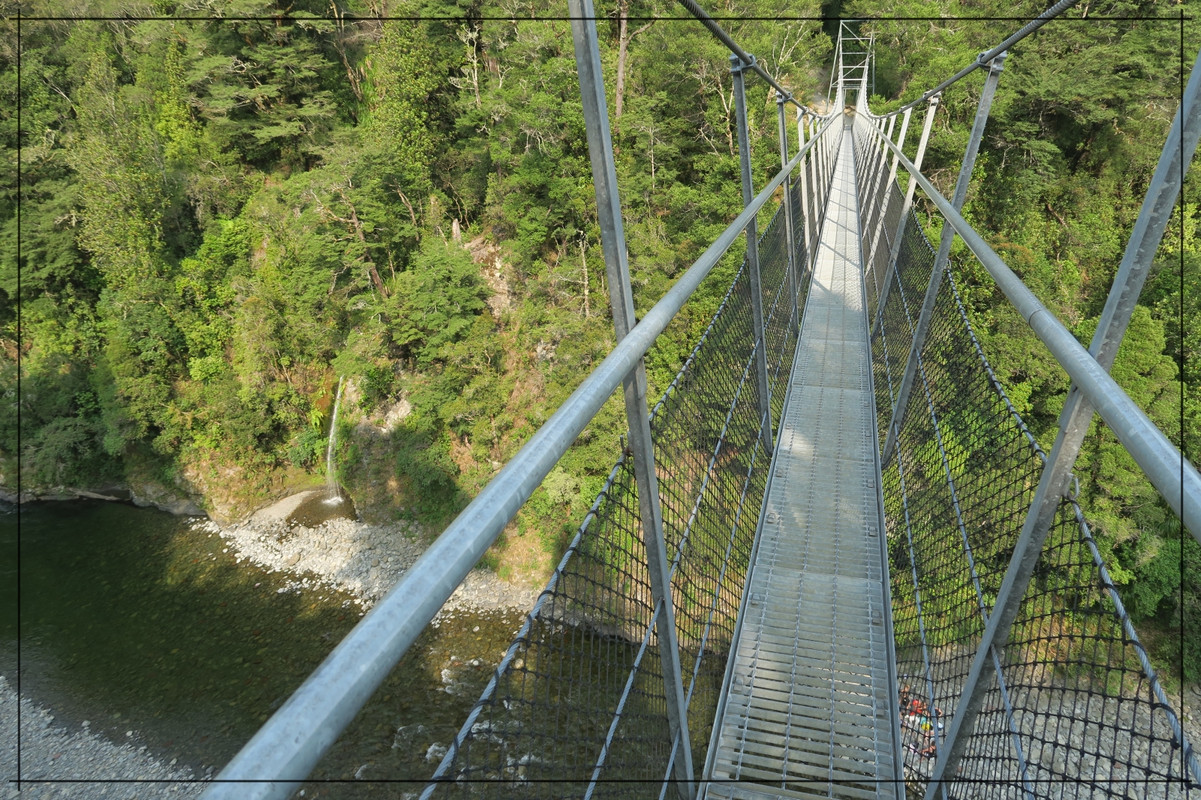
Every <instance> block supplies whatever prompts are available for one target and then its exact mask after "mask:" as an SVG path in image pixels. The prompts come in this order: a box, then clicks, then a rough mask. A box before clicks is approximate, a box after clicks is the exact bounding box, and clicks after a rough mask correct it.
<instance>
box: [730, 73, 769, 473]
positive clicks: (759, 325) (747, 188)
mask: <svg viewBox="0 0 1201 800" xmlns="http://www.w3.org/2000/svg"><path fill="white" fill-rule="evenodd" d="M751 58H752V59H754V56H751ZM752 63H754V62H753V61H752ZM750 67H751V64H748V63H747V62H745V61H743V60H742V59H741V58H739V57H738V56H736V55H735V56H730V74H731V75H733V76H734V105H735V107H736V109H737V113H738V121H737V123H738V160H739V162H740V163H741V165H742V205H743V207H744V208H745V207H746V206H749V205H750V204H751V200H752V199H753V198H754V197H755V189H754V186H753V185H752V183H753V179H752V178H751V136H750V130H749V129H748V127H747V117H746V86H745V83H744V81H743V75H742V73H743V71H744V70H747V69H750ZM746 265H747V271H748V272H749V273H750V279H751V317H752V319H753V324H754V326H755V348H756V350H755V371H756V374H757V376H758V384H759V421H760V431H761V434H762V436H763V446H764V447H766V448H767V452H769V453H770V452H771V451H772V450H773V448H774V444H775V437H774V435H773V433H772V419H771V384H770V383H768V380H767V329H766V326H765V325H764V322H763V280H762V278H761V277H760V274H759V229H758V226H757V225H756V224H755V220H753V219H752V220H751V221H750V222H749V223H747V226H746Z"/></svg>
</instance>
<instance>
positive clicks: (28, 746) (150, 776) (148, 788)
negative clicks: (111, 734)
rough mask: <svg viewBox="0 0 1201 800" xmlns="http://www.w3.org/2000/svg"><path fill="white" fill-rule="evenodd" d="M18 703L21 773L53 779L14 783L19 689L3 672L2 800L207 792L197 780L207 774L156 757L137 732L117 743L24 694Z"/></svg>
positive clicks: (118, 799) (121, 798) (115, 799)
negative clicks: (59, 718) (71, 724)
mask: <svg viewBox="0 0 1201 800" xmlns="http://www.w3.org/2000/svg"><path fill="white" fill-rule="evenodd" d="M20 705H21V714H20V718H21V777H22V778H23V779H24V780H27V781H39V780H50V781H54V782H53V783H36V782H35V783H23V784H22V785H21V788H20V790H18V789H17V785H16V784H15V783H12V781H14V780H15V779H16V777H17V692H16V689H15V688H14V687H13V686H12V685H11V684H10V683H9V682H8V681H7V680H6V679H5V678H4V676H3V675H0V798H3V799H4V800H16V798H18V797H19V798H21V800H66V799H67V798H72V799H73V800H88V799H89V798H93V797H103V798H105V799H106V800H126V798H128V800H135V799H136V798H143V797H171V798H181V800H182V798H190V797H199V796H200V793H201V792H202V791H203V790H204V784H203V783H200V782H197V779H198V778H199V779H201V780H202V779H203V778H204V777H207V776H197V775H194V774H193V773H192V771H191V770H190V769H188V768H186V767H179V766H174V765H172V764H164V763H162V762H161V761H159V760H158V759H156V758H154V756H152V755H151V754H150V753H149V752H148V751H147V749H146V746H145V745H142V744H139V742H138V732H137V731H132V730H131V731H129V732H127V733H126V736H127V737H128V741H127V742H126V743H120V744H117V743H114V742H111V741H109V740H107V739H105V738H104V737H102V736H100V735H98V734H95V733H92V732H91V730H89V724H88V722H86V721H85V722H84V723H83V724H82V725H81V726H80V727H79V728H78V729H69V728H67V727H66V726H63V725H62V724H60V723H58V722H56V721H55V719H54V715H53V714H52V713H51V712H50V711H48V710H46V709H44V708H39V707H38V706H35V705H34V704H33V703H31V702H29V700H27V699H24V698H22V699H21V700H20ZM71 781H81V782H80V783H73V782H71ZM82 781H88V782H86V783H85V782H82ZM92 781H129V782H128V783H93V782H92ZM147 781H150V783H147Z"/></svg>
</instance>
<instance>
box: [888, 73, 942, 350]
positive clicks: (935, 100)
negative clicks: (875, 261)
mask: <svg viewBox="0 0 1201 800" xmlns="http://www.w3.org/2000/svg"><path fill="white" fill-rule="evenodd" d="M941 100H942V95H941V94H936V95H934V96H933V97H931V98H930V102H929V103H928V104H927V105H926V118H925V120H924V121H923V122H922V135H921V137H920V138H919V140H918V143H917V153H916V154H915V155H914V157H913V164H914V166H915V167H916V168H917V169H918V171H919V172H920V171H921V168H922V161H923V160H925V158H926V145H927V144H929V143H930V130H931V129H932V128H933V127H934V114H935V113H936V112H937V111H938V104H939V102H940V101H941ZM894 161H895V154H894ZM915 189H917V179H916V178H914V177H913V176H912V175H910V176H909V185H908V186H907V187H906V189H905V202H904V203H902V204H901V218H900V220H899V221H898V222H897V232H896V236H894V237H893V239H892V248H891V249H890V250H889V253H888V265H887V267H886V268H885V279H884V293H883V294H882V295H881V296H880V299H879V301H877V302H876V321H875V323H874V324H873V325H872V336H875V335H876V332H877V331H878V330H879V329H880V325H881V321H882V320H883V319H884V306H885V305H886V304H887V303H888V293H889V291H890V290H891V289H892V280H891V278H889V277H888V274H889V273H891V272H893V271H894V270H895V269H896V265H897V259H899V258H900V257H901V242H902V237H903V236H904V235H905V226H906V225H907V224H908V223H909V210H910V209H911V208H913V192H914V190H915ZM897 279H898V280H900V276H898V278H897Z"/></svg>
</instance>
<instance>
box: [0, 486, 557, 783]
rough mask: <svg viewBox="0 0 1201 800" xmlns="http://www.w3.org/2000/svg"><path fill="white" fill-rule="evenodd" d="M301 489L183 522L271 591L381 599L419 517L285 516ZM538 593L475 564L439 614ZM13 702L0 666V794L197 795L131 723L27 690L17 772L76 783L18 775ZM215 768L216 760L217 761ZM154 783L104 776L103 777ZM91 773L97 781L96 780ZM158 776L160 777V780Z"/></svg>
mask: <svg viewBox="0 0 1201 800" xmlns="http://www.w3.org/2000/svg"><path fill="white" fill-rule="evenodd" d="M306 499H311V498H309V497H307V495H305V494H302V495H300V496H294V497H291V498H287V499H285V500H283V501H281V502H279V503H276V504H275V505H273V506H271V507H269V508H267V509H263V510H261V511H259V512H257V513H255V514H254V515H252V516H251V517H250V519H248V520H245V521H244V522H241V523H238V524H233V525H227V526H219V525H217V524H216V523H214V522H212V521H209V520H207V519H195V520H193V521H192V522H190V523H189V524H190V525H191V526H192V528H193V529H194V530H196V531H199V532H203V533H207V534H209V535H211V536H214V537H219V538H220V540H221V542H222V544H221V547H222V548H224V549H226V550H227V551H228V553H229V554H230V555H232V556H233V558H234V559H236V560H238V561H241V560H243V559H245V560H246V561H249V562H251V563H253V564H256V565H258V566H260V567H262V568H264V569H267V570H270V571H274V572H278V573H281V574H282V575H284V576H285V580H284V582H283V584H282V588H280V589H278V590H277V591H281V592H296V593H302V592H303V593H306V594H312V593H314V592H316V593H317V596H320V594H323V593H324V590H326V589H329V588H338V589H341V590H343V591H345V592H347V593H349V594H350V595H352V596H353V597H354V598H355V602H357V603H358V604H359V605H360V606H361V607H362V608H363V609H364V610H366V609H369V608H370V607H371V606H372V605H374V603H375V602H377V601H378V600H379V598H381V597H382V596H383V595H384V594H385V593H386V592H387V591H388V590H389V589H390V588H391V587H392V586H393V585H394V584H395V583H396V581H397V580H399V579H400V577H401V576H402V575H403V574H404V572H405V571H406V570H407V569H408V568H409V567H410V566H411V565H412V564H413V563H414V562H415V561H416V560H417V558H418V557H419V556H420V555H421V553H422V552H423V551H424V549H425V547H426V545H427V543H428V539H429V537H428V536H427V535H426V534H424V533H423V531H422V530H421V529H420V527H419V526H418V525H417V524H416V523H393V524H389V525H369V524H365V523H362V522H358V521H355V520H352V519H344V518H335V519H330V520H327V521H325V522H322V523H320V524H317V525H314V526H312V527H306V526H303V525H298V524H294V523H292V522H290V518H291V517H293V514H294V512H296V510H297V509H298V508H299V507H300V506H301V505H302V504H303V502H304V501H305V500H306ZM536 596H537V590H536V589H534V588H528V587H520V586H513V585H510V584H507V583H505V582H503V581H501V580H499V579H498V578H497V577H496V576H495V575H494V574H492V573H490V572H487V571H483V570H476V571H473V572H472V573H471V574H470V575H469V576H468V578H467V580H466V581H465V582H464V584H463V586H461V587H460V588H459V589H458V591H456V592H455V594H454V596H453V597H452V598H451V600H450V601H449V602H448V603H447V605H446V607H445V608H444V609H443V610H442V612H441V613H440V615H439V617H438V619H436V620H435V623H434V624H435V625H438V624H439V621H440V620H443V619H449V618H453V617H456V616H460V615H465V614H471V613H474V612H479V611H492V610H520V611H525V610H528V609H529V608H530V607H531V606H532V605H533V602H534V599H535V598H536ZM17 702H18V698H17V695H16V691H15V686H14V685H13V684H12V683H10V682H9V681H6V680H5V679H4V677H3V676H0V737H2V739H0V800H15V798H18V797H20V798H27V797H29V798H38V800H42V798H46V799H47V800H49V799H51V798H53V799H54V800H59V798H63V799H65V798H83V799H84V800H90V799H91V798H100V797H103V798H114V797H115V798H140V797H160V796H161V797H181V798H186V797H197V796H199V794H200V793H201V791H202V790H203V785H202V784H201V783H198V782H196V781H197V780H198V779H199V780H201V781H203V779H204V778H206V777H212V774H211V773H209V774H202V775H197V774H194V772H193V771H192V770H190V769H188V768H186V767H184V766H183V765H179V766H176V765H175V764H168V763H166V762H165V761H163V760H157V759H156V758H155V757H154V755H153V754H152V753H151V751H150V749H148V747H147V746H145V745H150V746H151V747H153V745H154V742H151V741H145V742H143V741H142V740H141V739H140V736H141V734H140V733H139V732H138V731H137V730H130V731H129V732H128V734H127V736H128V738H127V739H126V740H122V738H121V732H118V733H116V734H115V735H114V734H113V733H112V732H111V731H108V732H106V733H105V734H104V735H101V733H100V732H99V731H97V732H93V731H92V730H91V729H90V726H89V725H88V724H87V723H84V724H83V726H82V727H81V726H80V724H79V723H80V720H78V718H76V719H75V720H74V721H72V722H67V720H66V718H65V717H64V716H59V718H58V719H56V715H57V712H56V711H55V709H54V704H53V703H51V704H50V707H49V708H47V707H45V706H38V705H35V704H34V703H32V702H30V700H29V698H28V697H26V698H23V699H21V702H20V707H21V776H22V778H23V779H28V780H39V779H42V780H51V781H62V780H67V781H70V780H80V781H84V782H79V783H59V782H52V783H29V784H23V785H22V787H21V790H20V793H19V794H18V793H17V790H16V785H15V784H14V783H11V781H13V780H15V778H16V761H17V744H16V740H17V728H16V719H17V710H16V709H17ZM218 768H219V765H218ZM130 779H132V780H136V781H155V782H154V783H145V782H137V783H106V782H100V781H109V780H130ZM92 781H96V782H92ZM158 781H163V782H162V783H159V782H158Z"/></svg>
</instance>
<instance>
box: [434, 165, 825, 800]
mask: <svg viewBox="0 0 1201 800" xmlns="http://www.w3.org/2000/svg"><path fill="white" fill-rule="evenodd" d="M805 166H806V165H805V164H804V163H802V168H804V167H805ZM813 188H814V187H813V186H812V185H810V186H808V187H807V190H808V192H809V195H810V196H809V198H808V199H809V200H810V208H814V207H815V206H814V205H813V194H814V193H813ZM800 192H801V187H800V184H799V182H798V183H797V184H796V185H795V186H793V187H791V188H787V186H786V196H788V197H790V198H791V201H792V203H793V207H794V209H799V207H800V204H801V196H800ZM796 219H797V220H800V219H801V217H800V215H799V213H798V215H797V217H796ZM798 234H799V231H798ZM795 240H796V248H795V250H794V258H795V264H796V265H797V268H796V271H797V273H799V278H798V279H797V280H795V281H794V286H795V290H796V292H797V294H798V295H800V296H802V297H803V295H804V292H805V291H806V290H807V285H808V268H807V254H806V253H805V248H804V237H803V236H801V235H798V236H796V237H795ZM787 250H788V248H787V236H786V226H785V224H784V215H783V213H782V211H778V212H777V214H776V216H775V217H774V218H773V220H772V222H771V223H770V224H769V225H768V226H767V228H766V230H765V231H764V233H763V235H762V237H761V238H760V240H759V257H760V258H759V263H760V273H761V275H762V287H763V288H762V294H763V306H764V318H765V328H766V334H765V337H764V338H765V343H766V349H767V357H768V377H769V386H770V393H771V407H772V409H773V420H774V419H778V416H779V413H780V409H781V408H782V407H783V403H784V396H785V392H786V388H787V383H786V382H787V380H788V377H789V368H790V366H791V363H792V357H793V352H794V350H795V347H796V336H795V330H794V329H793V328H792V323H791V320H792V315H793V300H794V298H792V297H790V296H789V292H788V288H789V281H788V280H787V275H788V270H789V260H788V253H787ZM797 313H798V315H799V311H798V312H797ZM754 340H755V337H754V335H753V332H752V319H751V285H750V280H749V274H748V270H747V269H746V266H745V264H744V266H743V268H742V269H741V270H740V271H739V273H738V275H737V276H736V277H735V279H734V282H733V284H732V285H731V286H730V288H729V290H728V292H727V294H726V296H725V299H724V300H723V302H722V304H721V306H720V307H719V309H718V311H717V313H716V315H715V316H714V318H713V320H712V321H711V323H710V324H709V327H708V328H707V329H706V331H705V332H704V333H703V334H702V336H701V338H700V341H699V342H698V343H697V345H696V347H695V349H694V350H693V352H692V353H691V355H690V356H689V358H688V359H687V361H686V362H685V364H684V366H683V367H682V369H681V370H680V372H679V374H678V375H677V376H676V378H675V380H674V381H673V382H672V384H671V386H670V387H669V388H668V390H667V391H666V393H665V395H664V397H663V399H662V400H661V401H660V402H659V403H658V404H657V405H656V407H655V409H654V411H653V415H652V420H651V429H652V434H653V438H654V441H655V457H656V461H657V463H658V464H660V465H662V466H661V468H660V470H659V493H660V504H661V508H662V513H663V524H664V535H665V539H666V546H667V553H668V557H669V559H671V560H672V561H673V574H672V581H671V588H672V601H673V606H674V609H675V615H676V630H677V636H678V640H679V647H680V661H681V671H682V679H683V689H684V694H685V699H686V703H687V709H688V711H687V713H688V726H689V733H690V739H691V744H692V750H693V760H694V762H695V763H697V764H698V766H699V764H700V763H703V761H704V756H705V749H706V747H707V744H708V740H709V734H710V730H711V727H712V724H713V715H714V711H715V708H716V703H717V696H718V693H719V691H720V689H721V682H722V676H723V673H724V671H725V666H726V660H727V657H728V653H729V645H730V641H731V638H732V635H733V629H734V622H735V620H736V618H737V614H738V607H739V603H740V600H741V595H742V591H743V584H744V582H745V576H746V570H747V566H748V561H749V558H750V551H751V545H752V542H753V537H754V533H755V528H756V524H757V522H758V517H759V510H760V505H761V503H762V498H763V494H764V488H765V484H766V480H767V475H768V471H769V467H770V463H771V453H770V452H769V451H768V450H767V449H766V448H765V446H764V442H763V439H762V437H761V436H759V394H758V388H757V382H756V379H755V374H756V373H755V354H754V350H753V347H752V345H753V343H754ZM656 613H657V612H656V607H655V604H654V602H653V601H652V598H651V590H650V580H649V576H648V573H647V567H646V554H645V549H644V545H643V540H642V526H641V522H640V520H639V514H638V501H637V491H636V486H635V481H634V476H633V465H632V463H631V461H630V460H629V459H627V458H626V457H625V456H623V457H622V458H621V459H619V461H618V463H617V465H616V466H615V467H614V468H613V471H612V473H611V475H610V479H609V481H608V482H607V483H606V485H605V488H604V489H603V490H602V492H601V494H600V496H599V497H598V498H597V500H596V502H595V503H594V505H593V507H592V510H591V511H590V512H589V514H588V517H587V518H586V519H585V520H584V522H583V524H582V525H581V526H580V529H579V531H578V532H577V534H576V536H575V538H574V539H573V541H572V542H571V544H570V545H569V547H568V550H567V552H566V554H565V555H564V557H563V559H562V561H561V562H560V564H559V566H558V568H557V569H556V571H555V573H554V575H553V576H552V578H551V580H550V582H549V584H548V586H547V588H546V589H545V590H544V591H543V593H542V595H541V596H540V597H539V600H538V603H537V604H536V606H535V608H534V610H533V611H532V612H531V614H530V615H529V617H528V618H527V620H526V622H525V624H524V626H523V627H522V629H521V631H520V632H519V633H518V636H517V639H516V640H515V641H514V643H513V645H512V646H511V647H510V648H509V651H508V652H507V654H506V656H505V658H504V659H503V660H502V662H501V664H500V666H499V667H498V668H497V674H496V676H494V678H493V680H492V681H491V682H490V684H489V686H488V687H487V688H486V689H485V691H484V694H483V696H482V697H481V698H480V700H479V701H478V702H477V704H476V705H475V707H474V708H473V710H472V712H471V714H470V715H469V717H468V719H467V721H466V723H465V724H464V726H463V728H462V730H461V731H460V733H459V735H458V737H456V739H455V741H454V742H453V743H452V745H451V748H450V750H449V752H448V753H447V755H446V757H445V758H444V759H443V761H442V763H441V764H440V766H439V767H438V770H437V772H436V773H435V775H434V780H435V781H436V782H433V783H431V784H429V785H428V786H427V787H426V789H425V792H424V793H423V795H422V796H423V797H431V796H437V797H441V796H446V795H450V794H452V793H453V794H456V795H459V794H465V795H468V796H473V797H474V796H505V797H509V796H521V797H581V796H585V795H589V796H593V797H647V796H656V795H659V796H661V795H662V793H663V792H666V791H667V790H668V787H669V786H670V784H668V783H665V779H666V778H669V777H670V776H671V774H672V759H673V757H674V756H675V754H674V752H673V750H672V741H671V739H670V736H669V732H668V725H667V711H666V701H665V698H664V681H663V675H662V672H661V670H660V663H659V642H658V638H657V636H656V635H655V633H654V626H655V620H656Z"/></svg>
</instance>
